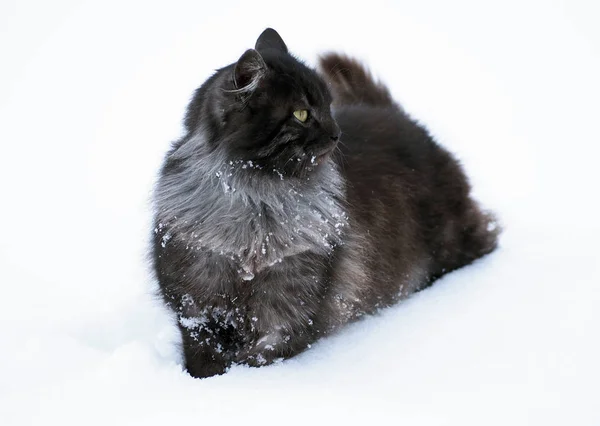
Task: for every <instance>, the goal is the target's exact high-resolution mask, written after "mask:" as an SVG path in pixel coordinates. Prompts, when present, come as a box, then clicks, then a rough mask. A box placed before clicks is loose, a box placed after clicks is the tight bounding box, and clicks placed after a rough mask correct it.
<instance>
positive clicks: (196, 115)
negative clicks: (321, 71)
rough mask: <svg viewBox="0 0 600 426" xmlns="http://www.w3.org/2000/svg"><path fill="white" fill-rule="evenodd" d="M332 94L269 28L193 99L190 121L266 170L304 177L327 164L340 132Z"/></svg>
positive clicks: (229, 154) (236, 157)
mask: <svg viewBox="0 0 600 426" xmlns="http://www.w3.org/2000/svg"><path fill="white" fill-rule="evenodd" d="M331 101H332V98H331V95H330V93H329V90H328V88H327V86H326V84H325V83H324V81H323V80H322V79H321V78H320V77H319V76H318V75H317V73H316V72H315V71H314V70H312V69H311V68H309V67H307V66H306V65H304V64H303V63H302V62H300V61H299V60H297V59H296V58H294V57H293V56H292V55H290V54H289V52H288V49H287V46H286V45H285V43H284V41H283V40H282V39H281V37H280V36H279V34H278V33H277V32H276V31H275V30H273V29H271V28H268V29H266V30H265V31H264V32H263V33H262V34H261V35H260V37H259V38H258V40H257V41H256V45H255V48H254V49H249V50H247V51H246V52H244V54H243V55H242V56H241V57H240V58H239V60H238V61H237V62H236V63H234V64H232V65H229V66H227V67H225V68H222V69H220V70H219V71H218V72H217V73H216V74H215V75H214V76H213V77H211V78H210V79H209V80H208V81H207V82H206V83H205V84H204V85H203V86H202V87H201V88H200V89H198V91H197V92H196V95H195V96H194V99H193V100H192V102H191V103H190V105H189V107H188V112H187V115H186V119H185V125H186V127H187V129H188V131H189V132H195V131H197V130H198V129H200V130H201V131H202V132H204V133H205V135H206V138H207V143H209V144H212V146H211V149H216V150H219V151H221V152H222V153H223V154H224V156H225V158H227V160H229V161H235V162H245V163H248V164H252V165H253V170H259V172H260V170H262V171H263V173H273V172H274V171H275V172H276V173H278V174H281V175H283V176H289V177H302V176H305V175H306V174H307V173H309V172H310V171H311V170H313V169H316V168H318V165H319V164H322V163H324V162H326V161H327V160H328V159H329V157H330V154H331V153H332V151H333V150H334V149H335V147H336V144H337V141H338V138H339V136H340V129H339V127H338V125H337V124H336V122H335V120H334V119H333V117H332V115H331V110H330V105H331Z"/></svg>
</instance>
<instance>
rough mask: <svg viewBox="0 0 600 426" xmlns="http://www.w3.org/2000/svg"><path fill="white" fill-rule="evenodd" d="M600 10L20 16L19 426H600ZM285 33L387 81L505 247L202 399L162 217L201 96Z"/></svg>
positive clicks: (307, 49)
mask: <svg viewBox="0 0 600 426" xmlns="http://www.w3.org/2000/svg"><path fill="white" fill-rule="evenodd" d="M599 7H600V6H598V4H597V2H596V3H594V2H587V3H586V2H583V1H579V2H576V1H573V2H568V3H564V2H552V1H544V2H542V1H539V2H538V1H529V0H528V1H518V2H517V1H514V0H511V1H504V2H469V1H463V0H459V1H457V2H443V1H441V0H440V1H433V0H426V1H420V2H398V3H394V4H391V2H382V1H379V0H373V1H371V2H369V4H368V8H367V7H366V6H365V5H360V6H358V5H356V6H352V5H351V3H348V2H345V3H338V4H335V3H327V4H326V3H325V2H314V3H313V2H311V1H304V2H300V3H290V4H289V5H288V4H287V3H286V6H285V7H281V4H280V3H277V2H270V3H268V2H260V1H254V2H247V3H242V2H236V1H229V2H219V3H215V2H212V3H211V4H210V5H207V4H203V3H202V2H180V1H174V2H169V3H168V4H167V3H162V4H154V3H152V2H141V1H139V2H136V1H129V2H116V1H106V2H91V1H87V2H86V1H75V0H58V1H55V2H41V1H39V0H23V1H18V2H16V1H5V2H2V3H1V4H0V51H2V52H3V53H2V67H0V123H1V125H0V143H1V144H2V145H1V155H0V158H1V160H2V162H1V165H0V194H1V197H2V198H1V200H2V204H1V206H2V207H1V209H0V224H1V225H2V239H1V241H2V242H1V244H0V285H1V286H2V287H1V289H2V296H1V297H0V338H1V349H0V378H1V379H0V419H1V423H2V424H3V425H11V426H12V425H37V424H63V425H75V424H77V425H79V424H86V425H94V424H117V425H120V424H123V425H128V424H146V425H161V424H166V422H167V421H168V422H169V424H188V423H189V422H190V421H192V422H195V423H199V424H210V423H211V422H220V424H235V422H244V424H264V423H275V422H285V423H286V424H360V423H362V424H365V423H366V424H376V423H377V422H382V423H383V422H385V423H386V424H387V423H390V424H410V425H481V424H486V425H496V424H497V425H506V424H511V425H542V424H543V425H564V424H574V425H575V424H576V425H597V424H600V412H599V410H598V408H597V399H598V394H599V390H598V383H599V382H600V367H599V366H598V363H597V361H596V360H597V359H600V341H599V339H598V329H599V327H600V309H598V306H599V303H600V285H599V284H600V280H599V279H598V277H599V276H600V251H599V250H598V248H597V244H596V241H597V240H598V237H599V236H600V223H599V222H598V220H597V218H598V217H600V201H599V197H598V188H597V186H598V182H599V179H600V171H599V168H598V166H597V161H598V160H597V159H598V156H599V154H600V148H598V142H599V141H600V131H599V130H598V126H597V122H598V117H597V114H598V107H597V106H598V99H600V80H599V79H598V75H600V31H599V30H598V28H597V23H596V20H597V19H596V17H597V16H598V12H599V10H598V8H599ZM267 26H273V27H275V28H276V29H277V30H278V31H279V32H280V34H281V35H282V36H283V38H284V40H285V41H286V42H287V44H288V46H289V47H290V49H291V50H292V51H293V52H294V53H295V54H297V55H298V56H299V57H301V58H305V59H306V60H307V61H309V62H311V63H314V60H315V58H316V54H317V53H319V52H322V51H325V50H329V49H342V50H344V51H347V52H349V53H351V54H353V55H356V56H358V57H360V58H362V59H364V60H366V61H367V62H368V63H369V65H370V66H371V68H372V69H373V71H374V72H375V74H376V75H377V76H379V77H381V78H382V80H383V81H385V82H387V83H388V84H389V86H390V87H391V89H392V91H393V93H394V95H395V96H396V98H398V99H399V100H401V101H402V103H403V105H404V107H405V108H406V110H407V111H409V112H410V113H411V114H413V115H414V116H415V117H417V118H418V119H419V120H421V121H422V122H424V123H426V124H427V125H428V126H429V127H430V129H431V131H432V133H433V134H434V135H435V136H436V137H437V138H438V139H439V140H440V141H442V142H443V144H444V145H445V146H447V147H448V148H449V149H451V150H452V151H453V152H455V153H456V154H457V155H458V156H459V157H460V159H461V161H462V162H463V163H464V165H465V167H466V169H467V171H468V173H469V175H470V176H471V178H472V181H473V185H474V193H475V195H476V197H477V198H478V199H480V200H481V201H482V202H483V203H484V204H485V205H486V206H487V207H489V208H491V209H493V210H495V211H497V212H498V213H499V215H500V217H501V220H502V224H503V226H504V228H505V233H504V234H503V237H502V240H501V248H500V249H499V250H498V251H497V252H495V253H494V254H492V255H490V256H488V257H487V258H485V259H482V260H481V261H479V262H477V263H476V264H474V265H472V266H470V267H467V268H464V269H462V270H459V271H456V272H454V273H452V274H450V275H448V276H446V277H444V278H443V279H441V280H439V281H438V282H437V283H436V284H435V285H434V286H433V287H432V288H430V289H428V290H426V291H423V292H422V293H419V294H417V295H416V296H414V297H412V298H411V299H409V300H408V301H406V302H404V303H402V304H400V305H398V306H395V307H392V308H390V309H386V310H384V311H383V312H381V313H380V314H379V315H376V316H373V317H370V318H367V319H365V320H363V321H360V322H358V323H356V324H354V325H352V326H350V327H348V328H346V329H345V330H344V331H343V332H341V333H339V334H338V335H336V336H333V337H331V338H328V339H326V340H323V341H320V342H317V343H316V344H313V345H312V347H311V348H310V350H308V351H306V352H305V353H303V354H302V355H300V356H298V357H296V358H294V359H291V360H287V361H283V362H280V363H277V364H275V365H273V366H269V367H264V368H247V367H234V368H233V369H232V370H231V371H230V372H229V373H228V374H226V375H224V376H219V377H213V378H209V379H205V380H194V379H192V378H191V377H189V376H188V375H187V374H186V373H185V372H183V371H182V367H181V359H180V355H179V351H178V347H177V342H178V335H177V331H176V326H175V320H174V319H173V318H171V317H170V316H169V315H168V313H167V312H166V310H165V309H164V308H162V306H161V304H160V302H159V300H158V298H157V297H156V296H155V295H154V290H155V283H154V282H153V280H152V278H151V275H150V273H149V271H150V268H149V261H148V257H147V251H146V249H147V241H148V239H149V236H150V234H151V233H152V231H153V230H152V228H151V222H150V215H149V208H148V201H149V197H150V192H151V188H152V182H153V180H154V178H155V173H156V170H157V169H158V167H159V165H160V162H161V160H162V156H163V154H164V152H165V151H166V149H167V148H168V144H169V142H170V141H172V140H175V139H176V138H177V137H178V135H179V134H180V132H181V119H182V116H183V111H184V107H185V104H186V102H187V100H188V99H189V97H190V95H191V93H192V91H193V90H194V89H195V88H196V87H197V85H199V84H200V83H201V82H203V81H204V79H205V78H206V77H208V76H209V75H210V73H211V72H212V70H214V69H215V68H217V67H220V66H223V65H225V64H228V63H230V62H232V61H233V60H235V59H236V58H237V57H239V56H240V55H241V54H242V53H243V52H244V50H245V49H246V48H248V47H252V45H253V43H254V41H255V39H256V37H257V36H258V34H260V32H261V31H262V30H263V29H264V28H265V27H267Z"/></svg>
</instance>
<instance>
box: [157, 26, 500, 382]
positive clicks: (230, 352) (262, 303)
mask: <svg viewBox="0 0 600 426" xmlns="http://www.w3.org/2000/svg"><path fill="white" fill-rule="evenodd" d="M332 108H333V110H332ZM184 126H185V134H184V136H183V137H182V138H181V139H180V140H178V141H177V142H175V143H174V144H173V146H172V147H171V149H170V151H169V152H168V153H167V155H166V159H165V161H164V164H163V166H162V169H161V171H160V176H159V179H158V182H157V185H156V188H155V192H154V195H153V203H154V208H155V224H154V233H153V244H152V255H153V263H154V270H155V274H156V277H157V279H158V283H159V287H160V291H161V294H162V297H163V298H164V301H165V302H166V304H167V305H168V306H169V307H170V309H172V311H173V312H174V314H175V315H176V316H177V320H178V326H179V329H180V330H181V335H182V342H183V355H184V359H185V368H186V369H187V371H188V373H189V374H190V375H191V376H193V377H199V378H202V377H208V376H213V375H217V374H222V373H224V372H226V371H227V370H228V369H229V368H230V366H231V365H232V364H247V365H251V366H262V365H267V364H270V363H272V362H274V361H276V360H279V359H283V358H288V357H291V356H294V355H296V354H298V353H299V352H301V351H304V350H305V349H306V348H308V347H310V344H311V343H312V342H314V341H315V340H316V339H318V338H320V337H321V336H325V335H327V334H329V333H331V332H333V331H335V330H337V329H339V327H340V326H342V325H344V324H346V323H348V322H350V321H353V320H356V319H357V318H360V317H361V316H363V315H365V314H369V313H373V312H375V311H376V310H378V309H380V308H382V307H386V306H390V305H392V304H394V303H396V302H398V301H400V300H402V299H405V298H407V297H408V296H410V295H411V294H412V293H414V292H416V291H418V290H420V289H423V288H425V287H427V286H428V285H430V284H431V282H432V281H433V280H435V279H436V278H438V277H440V276H441V275H443V274H445V273H447V272H450V271H452V270H454V269H457V268H460V267H462V266H464V265H467V264H469V263H471V262H473V261H474V260H475V259H478V258H480V257H482V256H483V255H485V254H487V253H490V252H491V251H493V250H494V248H495V247H496V245H497V238H498V235H499V232H500V228H499V226H498V225H497V224H496V220H495V219H494V216H493V215H492V214H491V213H487V212H485V211H483V210H481V208H480V207H479V206H478V204H477V203H476V202H475V201H474V200H473V199H471V198H470V196H469V192H470V186H469V183H468V180H467V178H466V176H465V174H464V172H463V170H462V168H461V166H460V165H459V163H458V162H457V161H456V160H455V159H454V158H453V157H452V156H451V155H450V154H449V153H448V151H446V150H445V149H443V148H442V147H440V146H439V145H438V144H437V143H436V142H435V141H434V140H433V139H432V137H431V136H430V135H429V133H428V132H427V130H426V129H425V128H424V127H423V126H422V125H420V124H417V123H416V122H415V121H414V120H413V119H411V118H410V117H409V116H408V115H407V114H406V113H405V112H404V110H403V109H402V107H401V106H400V105H399V104H397V103H396V102H395V101H394V100H393V99H392V97H391V95H390V92H389V90H388V89H387V88H386V87H385V86H384V85H382V84H381V83H379V82H377V81H375V80H374V79H373V77H372V76H371V74H370V73H369V72H368V71H367V69H366V68H364V67H363V66H362V65H361V64H360V63H359V62H357V61H356V60H354V59H351V58H349V57H346V56H343V55H339V54H334V53H331V54H327V55H325V56H323V57H321V58H320V71H319V72H317V71H315V70H313V69H311V68H310V67H308V66H306V65H305V64H304V63H302V62H301V61H299V60H298V59H296V58H295V57H294V56H292V55H291V54H290V53H289V52H288V48H287V46H286V44H285V43H284V41H283V40H282V38H281V37H280V36H279V34H278V33H277V32H276V31H275V30H273V29H271V28H268V29H266V30H265V31H264V32H263V33H262V34H261V35H260V36H259V38H258V40H257V42H256V44H255V48H254V49H249V50H247V51H246V52H244V54H243V55H242V56H241V57H240V58H239V59H238V61H237V62H235V63H233V64H231V65H228V66H226V67H224V68H221V69H219V70H217V71H216V73H215V74H214V75H213V76H212V77H210V78H209V79H208V80H207V81H206V82H205V83H204V84H203V85H202V86H201V87H200V88H199V89H197V90H196V92H195V94H194V96H193V98H192V100H191V101H190V104H189V106H188V108H187V112H186V115H185V118H184Z"/></svg>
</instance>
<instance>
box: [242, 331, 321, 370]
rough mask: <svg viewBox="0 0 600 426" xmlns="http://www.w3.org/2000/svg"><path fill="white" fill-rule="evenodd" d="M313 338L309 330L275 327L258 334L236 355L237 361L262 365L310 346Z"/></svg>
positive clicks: (251, 364) (295, 353) (257, 365)
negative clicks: (294, 330) (287, 329)
mask: <svg viewBox="0 0 600 426" xmlns="http://www.w3.org/2000/svg"><path fill="white" fill-rule="evenodd" d="M312 340H313V338H312V335H311V333H309V332H308V331H307V330H299V331H296V332H290V331H286V330H284V329H274V330H271V331H268V332H264V333H260V334H258V335H257V336H256V337H255V338H254V339H253V340H252V341H251V342H249V343H248V344H247V345H246V346H245V347H243V348H242V349H241V350H240V351H239V352H238V353H237V355H236V360H235V361H236V362H237V363H239V364H246V365H250V366H252V367H261V366H264V365H269V364H272V363H273V362H275V361H277V360H280V359H284V358H290V357H292V356H294V355H297V354H298V353H300V352H302V351H303V350H305V349H306V348H308V347H309V343H310V342H311V341H312Z"/></svg>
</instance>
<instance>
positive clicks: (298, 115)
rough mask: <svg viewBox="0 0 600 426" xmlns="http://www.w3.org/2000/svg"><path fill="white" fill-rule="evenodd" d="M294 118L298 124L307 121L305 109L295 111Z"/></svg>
mask: <svg viewBox="0 0 600 426" xmlns="http://www.w3.org/2000/svg"><path fill="white" fill-rule="evenodd" d="M294 117H296V118H297V119H298V120H299V121H300V122H302V123H304V122H305V121H306V120H307V119H308V111H307V110H305V109H297V110H296V111H294Z"/></svg>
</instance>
